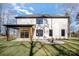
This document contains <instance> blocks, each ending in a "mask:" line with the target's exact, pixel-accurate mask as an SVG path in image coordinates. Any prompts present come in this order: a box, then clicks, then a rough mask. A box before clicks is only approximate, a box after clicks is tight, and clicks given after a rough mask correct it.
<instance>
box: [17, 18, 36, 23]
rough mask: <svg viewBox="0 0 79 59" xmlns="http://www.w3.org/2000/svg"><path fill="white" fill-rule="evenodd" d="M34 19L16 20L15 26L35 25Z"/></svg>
mask: <svg viewBox="0 0 79 59" xmlns="http://www.w3.org/2000/svg"><path fill="white" fill-rule="evenodd" d="M35 23H36V20H35V18H18V19H17V24H35Z"/></svg>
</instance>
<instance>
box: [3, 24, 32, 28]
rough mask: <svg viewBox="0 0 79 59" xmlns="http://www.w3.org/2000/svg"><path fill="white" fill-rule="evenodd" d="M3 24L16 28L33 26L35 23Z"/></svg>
mask: <svg viewBox="0 0 79 59" xmlns="http://www.w3.org/2000/svg"><path fill="white" fill-rule="evenodd" d="M3 26H6V27H10V28H13V27H14V28H16V27H31V26H33V24H31V25H26V24H5V25H3Z"/></svg>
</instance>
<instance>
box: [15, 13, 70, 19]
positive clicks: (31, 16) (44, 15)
mask: <svg viewBox="0 0 79 59" xmlns="http://www.w3.org/2000/svg"><path fill="white" fill-rule="evenodd" d="M15 18H69V16H67V15H61V14H59V15H48V14H34V15H27V16H17V17H15Z"/></svg>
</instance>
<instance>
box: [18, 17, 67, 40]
mask: <svg viewBox="0 0 79 59" xmlns="http://www.w3.org/2000/svg"><path fill="white" fill-rule="evenodd" d="M17 24H28V25H29V24H34V25H35V28H34V29H33V39H48V38H52V37H53V38H68V18H46V19H44V20H43V24H41V25H38V24H36V19H35V18H19V19H17ZM36 29H42V30H43V36H42V37H38V36H36ZM49 29H52V30H53V36H52V37H50V36H49ZM61 29H65V36H61Z"/></svg>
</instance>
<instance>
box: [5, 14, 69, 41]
mask: <svg viewBox="0 0 79 59" xmlns="http://www.w3.org/2000/svg"><path fill="white" fill-rule="evenodd" d="M15 18H16V20H17V22H16V23H17V24H6V25H5V26H6V27H7V31H6V33H7V37H9V36H10V31H9V28H13V29H15V30H16V31H15V32H17V33H16V34H13V35H14V36H16V40H26V41H27V40H46V39H50V40H51V39H52V38H54V39H63V38H68V34H69V16H66V15H45V14H44V15H42V14H41V15H27V16H18V17H15Z"/></svg>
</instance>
